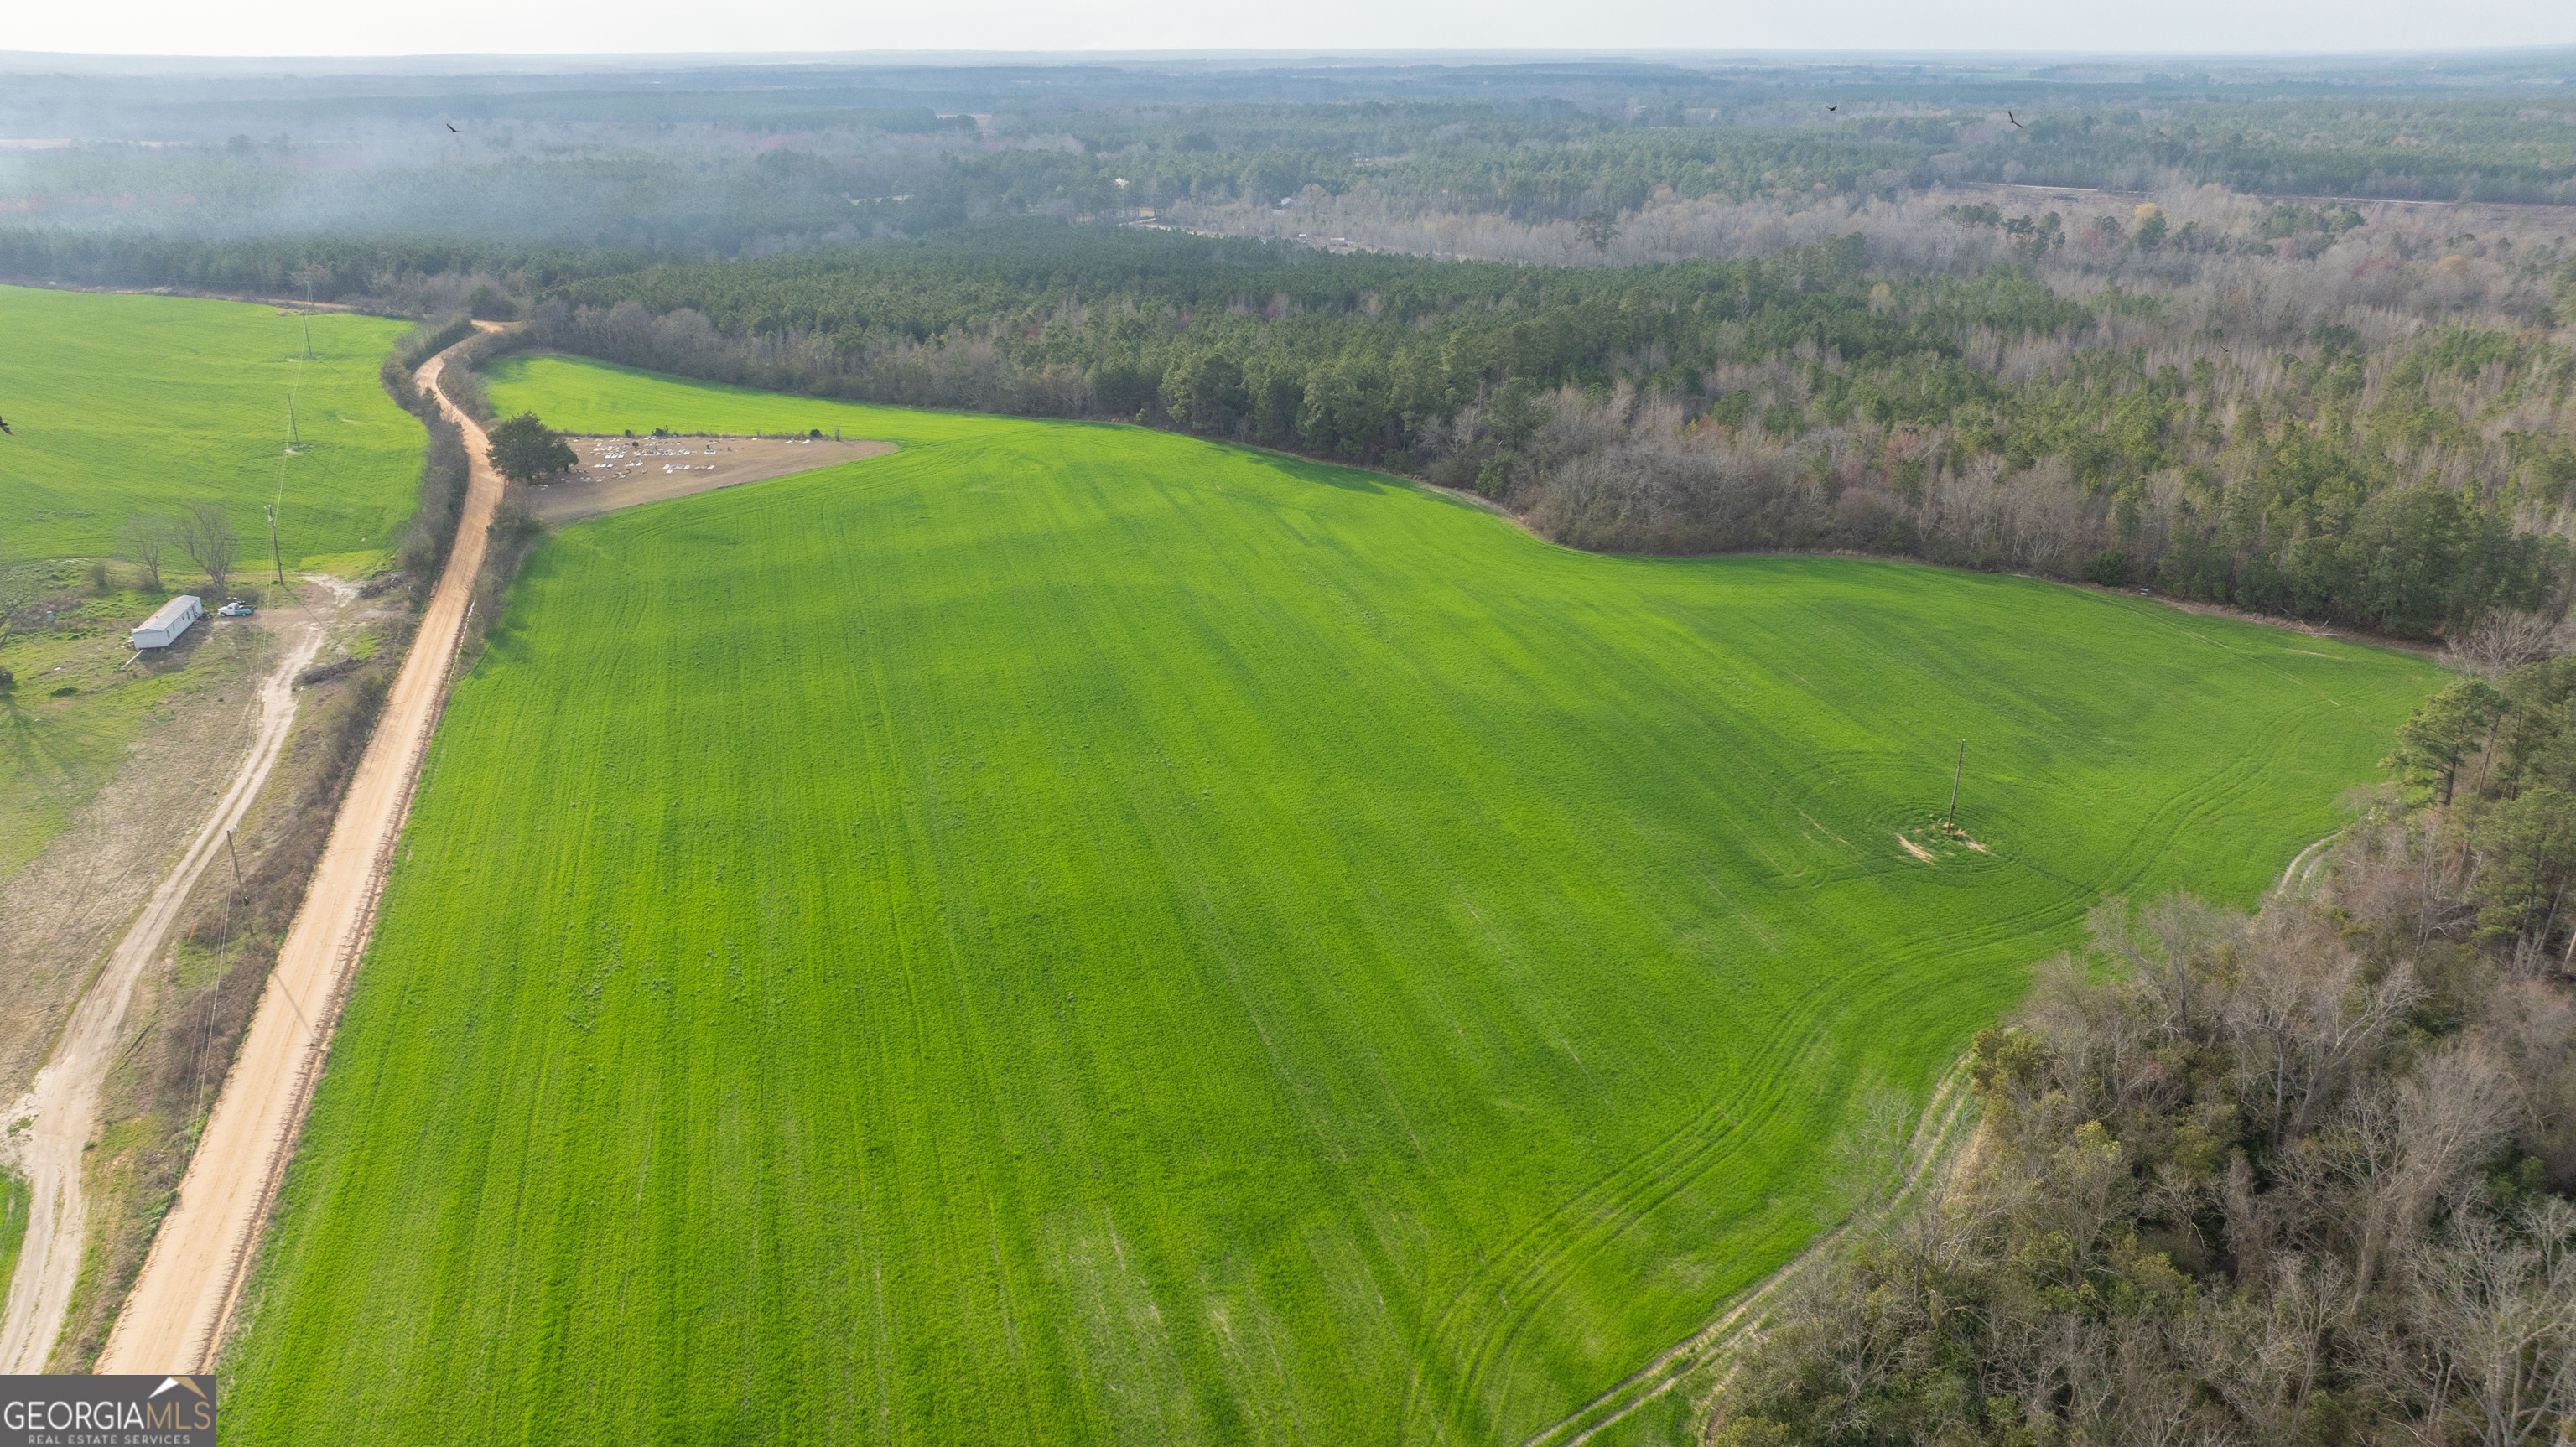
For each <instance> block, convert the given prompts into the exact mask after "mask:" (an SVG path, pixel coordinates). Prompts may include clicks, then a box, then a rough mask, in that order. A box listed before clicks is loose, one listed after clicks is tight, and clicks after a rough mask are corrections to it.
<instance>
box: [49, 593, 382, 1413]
mask: <svg viewBox="0 0 2576 1447" xmlns="http://www.w3.org/2000/svg"><path fill="white" fill-rule="evenodd" d="M344 586H345V585H344ZM325 631H326V630H325V627H324V625H323V623H322V622H321V621H320V620H318V619H314V618H307V619H306V620H305V621H304V622H302V623H301V624H298V625H296V634H297V636H296V637H295V639H294V641H293V642H292V643H291V644H289V645H288V647H287V648H286V650H285V651H284V653H283V654H281V655H280V657H279V658H278V661H277V666H276V667H275V668H273V669H271V670H270V671H269V675H268V677H266V678H265V679H263V680H261V682H260V686H259V701H258V710H259V723H258V730H257V733H256V735H255V736H254V737H253V739H252V742H251V746H250V749H249V751H248V752H247V753H246V754H244V755H243V757H242V761H241V764H240V765H239V767H237V768H236V769H235V770H234V771H233V776H232V779H231V781H230V782H229V783H228V784H226V785H225V787H224V791H223V793H222V794H221V795H220V796H218V797H217V799H216V801H215V808H214V812H213V813H212V814H211V815H209V816H208V817H207V819H206V823H205V826H204V827H203V828H201V829H199V830H198V831H197V836H196V838H195V839H194V840H192V841H191V842H190V843H189V845H188V852H187V853H185V854H183V855H181V856H180V858H179V862H178V864H177V865H175V866H174V867H172V869H171V870H170V872H169V874H168V875H166V876H164V877H163V879H162V881H161V883H160V886H159V887H158V888H156V889H154V890H153V891H152V895H151V897H150V899H148V900H146V901H145V903H144V905H143V910H142V912H141V913H140V914H139V915H137V916H136V917H135V919H134V921H133V923H132V924H130V925H128V926H127V927H126V931H125V934H124V937H123V938H121V939H119V940H118V941H117V944H116V948H115V949H114V950H113V951H111V952H110V953H109V955H108V957H107V963H106V964H105V966H103V967H102V968H101V969H100V970H99V972H98V975H97V976H96V978H94V979H92V980H91V981H90V983H89V987H88V989H87V990H86V991H85V992H84V993H83V994H82V996H81V1000H80V1004H79V1005H78V1006H77V1007H76V1008H75V1009H74V1010H73V1012H72V1018H71V1021H70V1023H69V1025H68V1026H66V1027H65V1029H64V1031H63V1035H62V1039H61V1041H60V1042H59V1043H58V1044H57V1045H56V1047H55V1050H54V1056H53V1058H52V1059H51V1060H50V1061H48V1062H47V1063H46V1065H45V1068H44V1069H43V1070H41V1071H39V1072H38V1073H37V1075H36V1083H35V1087H34V1089H32V1090H30V1091H29V1092H28V1099H27V1102H26V1103H25V1106H24V1107H22V1108H23V1109H25V1110H26V1111H27V1113H28V1114H29V1115H30V1116H31V1117H32V1119H33V1126H32V1128H31V1129H30V1130H29V1132H28V1138H27V1145H26V1150H25V1153H24V1155H23V1156H22V1158H21V1164H22V1165H23V1167H24V1168H25V1171H26V1176H27V1184H28V1186H29V1188H30V1195H31V1197H32V1199H31V1200H30V1202H29V1204H28V1210H27V1234H26V1244H25V1245H24V1247H23V1248H22V1249H21V1251H20V1254H19V1257H18V1269H17V1271H16V1273H15V1274H14V1275H13V1276H12V1278H11V1280H10V1281H9V1283H8V1288H7V1290H8V1298H7V1305H6V1307H5V1308H0V1372H6V1373H9V1374H12V1375H21V1374H33V1373H38V1372H42V1371H43V1370H44V1369H45V1362H46V1358H47V1357H49V1356H50V1355H51V1354H52V1352H53V1348H54V1339H55V1338H56V1337H57V1336H60V1335H61V1334H62V1328H63V1313H64V1312H65V1311H66V1310H68V1309H69V1307H70V1305H71V1298H72V1288H73V1286H74V1285H75V1284H76V1283H77V1282H78V1281H79V1279H80V1263H81V1255H82V1249H81V1248H82V1246H83V1245H84V1244H85V1241H86V1239H87V1236H88V1225H89V1209H88V1205H87V1203H86V1202H85V1201H84V1200H83V1198H82V1196H81V1159H82V1156H83V1154H84V1153H85V1151H86V1150H87V1148H88V1145H89V1139H90V1135H91V1133H92V1132H93V1131H95V1130H96V1129H97V1128H98V1104H99V1094H100V1092H101V1091H102V1090H103V1089H104V1088H105V1087H106V1084H107V1077H108V1072H109V1071H110V1070H111V1069H113V1068H114V1066H115V1063H116V1057H117V1055H118V1054H119V1049H118V1042H119V1041H120V1040H121V1039H123V1037H124V1033H125V1012H126V1010H127V1008H128V1007H129V1006H130V1005H131V1004H132V1003H133V999H134V986H135V983H136V982H137V981H138V980H140V979H141V978H142V976H143V971H144V967H145V966H147V965H149V964H150V963H151V962H152V961H153V960H154V959H155V958H157V957H158V956H159V955H160V953H161V949H162V946H163V945H164V944H166V943H168V941H169V938H170V931H171V930H172V928H173V927H175V926H176V925H177V923H178V920H179V910H180V908H181V906H183V905H185V904H186V903H187V900H188V894H189V891H191V890H193V889H195V888H196V885H197V881H198V879H199V878H200V877H202V876H203V875H204V874H205V872H206V869H207V867H208V866H209V865H211V864H213V863H214V861H215V857H216V855H217V854H218V853H220V852H221V849H222V845H223V841H224V833H225V831H226V830H228V829H230V828H232V827H233V826H234V825H236V824H238V823H240V822H241V818H242V815H243V813H244V812H246V811H247V810H248V809H249V808H250V804H251V801H252V800H253V799H256V798H257V797H259V791H260V788H261V786H262V785H264V784H266V783H267V782H268V776H269V771H270V770H271V769H273V768H274V767H275V766H276V764H277V759H278V755H279V754H280V753H281V752H282V751H283V750H284V749H285V747H286V736H287V733H288V731H289V730H290V729H291V728H292V727H293V725H294V723H295V675H296V674H297V673H299V672H301V671H302V670H303V669H304V667H305V666H306V665H307V664H309V663H311V662H312V661H313V655H314V653H315V652H316V651H317V650H319V649H320V648H321V646H322V638H323V634H324V632H325Z"/></svg>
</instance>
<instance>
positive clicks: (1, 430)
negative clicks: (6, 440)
mask: <svg viewBox="0 0 2576 1447" xmlns="http://www.w3.org/2000/svg"><path fill="white" fill-rule="evenodd" d="M0 435H5V436H9V437H15V436H17V435H18V434H17V433H15V432H11V431H10V430H9V419H8V418H6V417H0Z"/></svg>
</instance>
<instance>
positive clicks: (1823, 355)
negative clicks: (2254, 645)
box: [530, 221, 2576, 634]
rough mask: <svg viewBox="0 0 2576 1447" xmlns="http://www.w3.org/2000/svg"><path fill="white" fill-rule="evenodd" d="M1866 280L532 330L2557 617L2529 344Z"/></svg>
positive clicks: (1344, 266)
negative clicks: (2545, 610)
mask: <svg viewBox="0 0 2576 1447" xmlns="http://www.w3.org/2000/svg"><path fill="white" fill-rule="evenodd" d="M1972 224H1973V221H1972ZM2267 254H2268V253H2267ZM2453 260H2455V261H2456V260H2457V258H2454V259H2453ZM1867 263H1868V257H1867V255H1866V248H1865V247H1864V245H1863V244H1862V242H1861V240H1860V239H1859V238H1857V237H1847V238H1843V239H1840V240H1836V241H1831V242H1826V243H1823V244H1819V245H1815V246H1810V247H1803V248H1797V249H1793V250H1791V251H1788V252H1784V253H1782V254H1780V255H1777V256H1774V257H1769V258H1757V259H1748V260H1740V261H1693V262H1681V263H1674V264H1670V265H1663V266H1650V267H1634V268H1603V269H1591V270H1571V269H1566V268H1549V267H1515V266H1506V265H1499V264H1490V263H1455V262H1446V263H1444V262H1430V261H1424V260H1419V259H1415V258H1410V257H1397V256H1331V255H1323V254H1319V253H1316V252H1313V251H1310V250H1301V249H1296V248H1289V247H1282V246H1278V245H1268V246H1265V245H1261V244H1258V243H1251V242H1243V241H1218V240H1209V239H1203V238H1195V237H1187V236H1173V235H1147V236H1135V235H1121V234H1112V233H1102V232H1098V231H1086V230H1080V229H1073V230H1060V231H1054V232H1034V231H1025V230H1020V231H996V232H988V233H984V234H983V235H982V236H981V238H980V239H978V240H975V241H973V242H971V243H970V242H969V241H966V240H964V239H958V240H954V241H952V243H951V244H949V245H946V246H942V247H938V248H929V247H919V246H909V245H888V246H875V247H865V248H858V249H854V250H851V251H847V252H842V253H837V254H834V255H831V256H828V257H790V258H778V259H774V260H771V261H767V262H758V263H736V264H727V265H707V266H688V267H661V268H651V269H647V270H643V271H637V272H629V273H624V274H620V275H617V276H602V277H592V278H587V279H584V280H581V281H576V282H571V283H567V284H565V285H563V286H560V287H558V288H555V289H554V291H553V294H552V295H550V296H549V297H548V298H547V300H545V301H544V302H542V303H540V304H539V305H537V306H536V308H535V314H534V320H533V322H532V324H531V329H530V340H531V341H532V342H534V343H535V344H536V345H540V346H548V347H554V348H559V349H562V350H566V351H573V352H580V353H584V354H587V355H593V356H599V357H603V358H606V359H609V360H614V361H619V362H625V363H629V364H632V365H637V366H644V367H651V368H656V369H660V370H666V371H673V372H679V373H684V374H687V375H693V376H700V377H707V378H710V379H714V380H721V381H728V382H736V383H742V384H746V385H753V386H764V387H773V388H783V389H788V390H800V391H808V392H814V393H819V394H823V395H832V396H846V397H854V398H864V399H869V400H875V401H883V402H892V403H901V404H908V405H923V406H944V407H964V408H978V409H987V410H998V411H1010V412H1021V413H1033V414H1041V415H1065V416H1107V417H1114V418H1122V419H1132V420H1136V421H1140V422H1145V423H1148V424H1153V425H1162V426H1170V427H1175V428H1179V429H1183V430H1188V431H1193V432H1198V433H1201V434H1204V435H1210V436H1217V437H1225V438H1231V439H1236V440H1241V441H1247V442H1254V443H1260V444H1264V445H1269V446H1275V447H1281V448H1288V449H1293V450H1297V451H1302V452H1307V453H1311V454H1315V455H1319V456H1327V457H1337V458H1342V459H1346V460H1350V461H1356V462H1363V463H1371V464H1375V465H1379V466H1383V467H1388V468H1392V469H1395V470H1399V471H1408V472H1413V473H1416V474H1419V475H1423V476H1426V477H1429V478H1431V479H1432V480H1434V481H1438V482H1442V483H1444V484H1448V485H1453V486H1458V487H1464V488H1472V489H1474V490H1476V491H1479V492H1483V493H1485V494H1487V495H1489V496H1492V497H1495V498H1497V499H1499V500H1501V501H1503V502H1505V503H1507V504H1508V505H1510V506H1512V507H1513V508H1514V509H1515V510H1517V511H1520V512H1522V513H1524V514H1525V515H1527V516H1528V517H1529V518H1530V519H1531V520H1532V521H1533V522H1534V523H1535V524H1536V525H1538V526H1539V527H1541V528H1542V529H1543V530H1544V531H1546V532H1548V533H1549V534H1550V535H1551V536H1554V537H1558V538H1560V539H1562V540H1564V541H1567V542H1570V543H1574V544H1576V545H1579V546H1584V547H1592V548H1606V549H1623V550H1646V551H1666V552H1706V551H1724V550H1767V549H1797V550H1811V549H1834V550H1858V551H1872V552H1891V553H1903V554H1912V555H1915V556H1921V557H1925V558H1930V559H1933V560H1936V561H1940V562H1945V563H1953V564H1958V565H1962V566H1970V567H1984V568H2012V569H2018V570H2023V571H2030V572H2037V573H2044V574H2048V575H2052V576H2059V577H2068V578H2079V579H2089V580H2092V581H2096V582H2101V583H2106V584H2134V583H2147V584H2150V585H2155V586H2160V587H2163V588H2166V589H2169V590H2171V591H2174V592H2179V593H2183V594H2186V595H2188V596H2192V597H2196V598H2205V599H2209V600H2211V601H2217V602H2227V603H2234V604H2237V605H2240V606H2244V607H2248V608H2253V609H2259V610H2263V611H2270V612H2278V613H2284V614H2289V615H2292V616H2298V617H2305V618H2313V619H2319V620H2331V621H2340V622H2350V623H2358V624H2361V625H2363V626H2366V627H2370V628H2375V629H2381V630H2386V631H2390V632H2396V633H2407V634H2425V633H2432V632H2436V631H2440V630H2442V629H2445V628H2449V627H2453V626H2456V625H2458V624H2461V623H2464V622H2466V621H2468V620H2471V619H2474V618H2475V617H2477V616H2478V615H2479V614H2480V613H2482V612H2484V611H2485V610H2487V609H2489V608H2492V607H2498V606H2508V607H2517V608H2533V607H2543V606H2550V605H2552V604H2554V603H2555V602H2557V601H2558V600H2559V597H2560V593H2561V591H2562V589H2563V587H2564V582H2565V577H2566V572H2567V550H2566V547H2565V545H2564V542H2563V540H2562V539H2560V538H2559V537H2558V536H2556V535H2555V534H2553V533H2550V532H2548V531H2546V530H2545V528H2544V527H2543V526H2542V524H2543V523H2544V522H2545V520H2546V519H2547V518H2548V517H2550V516H2554V515H2555V510H2556V509H2557V508H2559V507H2560V506H2561V505H2562V504H2564V503H2566V502H2568V501H2570V500H2571V499H2570V498H2569V495H2568V494H2569V488H2570V484H2571V483H2576V448H2571V447H2570V444H2569V440H2568V427H2567V425H2566V422H2567V418H2566V413H2565V408H2566V403H2567V401H2568V391H2569V386H2570V383H2571V381H2572V380H2576V371H2572V370H2571V367H2570V358H2569V355H2568V353H2567V351H2566V350H2565V349H2564V348H2562V347H2560V346H2557V345H2556V344H2554V343H2552V342H2549V341H2548V340H2546V339H2545V338H2544V337H2543V336H2541V335H2538V334H2534V333H2531V332H2528V331H2513V330H2499V329H2481V328H2478V327H2473V326H2467V325H2456V324H2455V325H2453V326H2450V327H2448V328H2445V329H2439V330H2436V331H2434V332H2430V333H2417V332H2415V331H2413V330H2412V329H2406V330H2404V331H2399V332H2392V333H2391V334H2390V335H2387V336H2385V337H2368V338H2366V337H2364V336H2363V334H2362V333H2360V332H2359V331H2356V330H2354V329H2353V328H2350V327H2346V326H2342V325H2340V324H2337V323H2331V322H2318V321H2315V320H2311V319H2301V318H2299V317H2297V316H2295V315H2285V314H2284V312H2283V311H2282V310H2280V309H2278V308H2271V309H2266V308H2263V307H2257V306H2252V305H2250V304H2249V303H2247V302H2245V301H2243V300H2242V299H2239V300H2238V301H2235V302H2233V303H2231V302H2230V301H2229V300H2228V299H2227V298H2226V297H2224V296H2222V297H2219V298H2217V299H2216V300H2215V301H2212V300H2211V299H2210V297H2209V296H2207V295H2206V294H2195V295H2194V296H2193V297H2192V298H2191V299H2190V300H2189V304H2188V305H2186V304H2185V298H2183V297H2181V296H2179V295H2157V294H2154V293H2152V292H2147V291H2142V290H2129V289H2123V288H2120V287H2116V286H2114V287H2107V288H2102V289H2099V290H2096V291H2094V292H2092V293H2090V294H2088V295H2080V296H2068V295H2063V294H2061V293H2060V292H2059V291H2058V290H2057V289H2056V288H2054V287H2052V285H2051V284H2050V283H2049V281H2047V280H2045V279H2043V278H2042V277H2040V276H2039V275H2037V274H2036V273H2034V272H2033V271H2032V270H2030V269H2029V268H2028V267H2026V266H2019V267H2017V266H2010V265H2005V266H1998V267H1995V268H1993V269H1990V270H1987V271H1984V272H1981V273H1978V274H1974V275H1969V276H1963V277H1928V278H1913V279H1907V278H1883V277H1873V276H1872V275H1871V274H1870V272H1869V270H1868V267H1867ZM2285 264H2286V263H2285ZM2446 264H2447V263H2446ZM2459 270H2460V268H2457V267H2454V268H2453V269H2452V270H2451V271H2449V272H2444V271H2442V270H2440V269H2439V268H2436V267H2433V266H2431V265H2429V264H2428V265H2426V266H2424V267H2423V273H2424V275H2426V276H2427V277H2430V278H2434V279H2435V280H2436V281H2439V280H2441V279H2443V278H2446V277H2452V276H2455V275H2456V273H2457V272H2458V271H2459ZM2300 274H2305V273H2300ZM2333 300H2334V298H2331V297H2328V298H2324V299H2321V300H2320V301H2319V303H2318V305H2319V306H2320V307H2323V306H2327V305H2329V304H2331V302H2332V301H2333ZM2231 306H2233V307H2234V310H2233V311H2231V310H2230V307H2231ZM2322 314H2323V313H2322V312H2320V313H2319V315H2322ZM2499 416H2506V417H2510V418H2511V419H2513V420H2514V421H2517V422H2519V423H2520V424H2521V426H2520V427H2519V428H2517V429H2504V430H2503V435H2501V436H2498V435H2496V434H2497V433H2498V431H2499V429H2498V428H2497V426H2496V425H2495V420H2494V419H2496V418H2497V417H2499Z"/></svg>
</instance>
